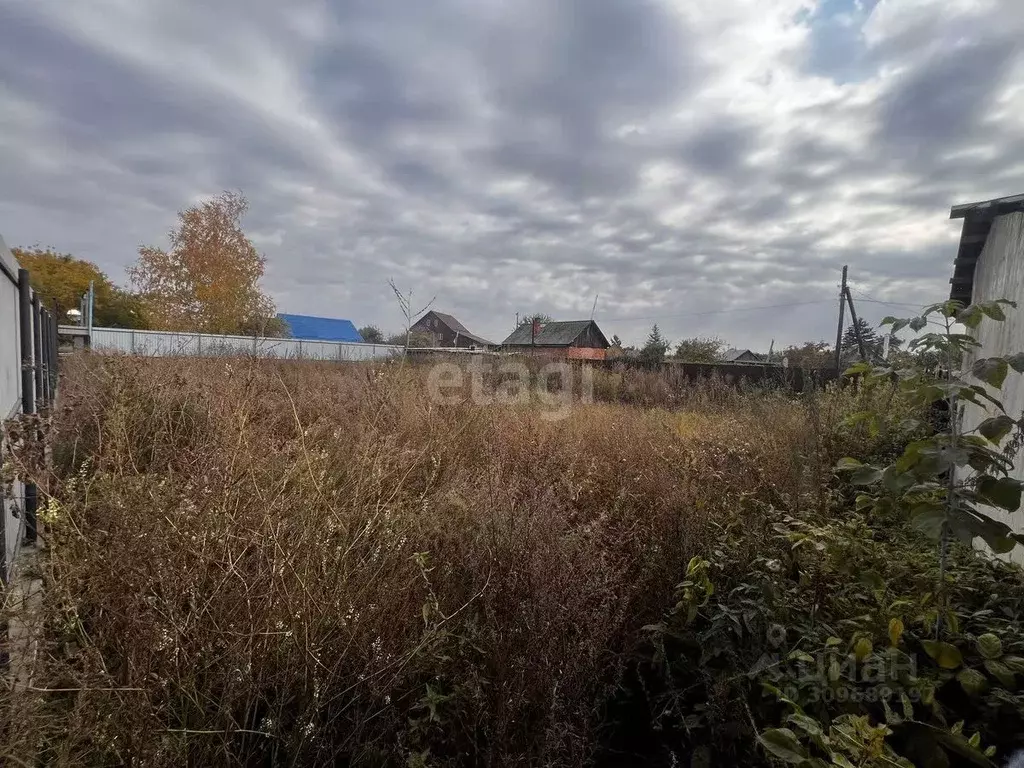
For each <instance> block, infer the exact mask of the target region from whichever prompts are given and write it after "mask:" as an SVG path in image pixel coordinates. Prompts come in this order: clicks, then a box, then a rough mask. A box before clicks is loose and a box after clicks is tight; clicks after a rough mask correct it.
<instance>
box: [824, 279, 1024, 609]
mask: <svg viewBox="0 0 1024 768" xmlns="http://www.w3.org/2000/svg"><path fill="white" fill-rule="evenodd" d="M1004 305H1010V306H1016V305H1014V304H1013V303H1012V302H1009V301H1007V300H1005V299H1000V300H998V301H992V302H985V303H982V304H974V305H971V306H969V307H963V306H962V305H961V304H959V303H958V302H954V301H947V302H943V303H940V304H935V305H932V306H930V307H928V308H927V309H926V310H925V311H924V313H923V314H922V315H920V316H918V317H914V318H909V319H897V318H893V317H887V318H886V319H885V320H884V321H883V324H885V325H891V326H892V330H893V332H896V331H899V330H901V329H903V328H906V327H909V328H910V329H911V330H914V331H921V330H922V329H924V328H926V327H927V326H928V325H929V324H930V323H933V322H935V321H934V320H932V319H931V318H933V317H935V318H939V321H938V324H939V325H940V326H941V330H940V331H935V332H927V333H923V334H921V335H919V336H918V337H917V338H915V339H913V340H912V341H911V342H910V344H909V348H910V349H911V350H912V351H914V352H921V353H935V354H937V355H939V356H940V357H941V358H942V359H944V360H945V361H946V365H945V366H944V368H942V369H941V370H938V371H935V370H929V369H927V368H924V367H922V366H913V365H912V366H899V365H874V366H873V365H871V364H868V363H859V364H857V365H855V366H853V367H851V368H850V369H849V371H848V373H850V374H856V375H860V376H862V377H863V378H864V379H865V380H867V381H869V382H871V381H875V382H878V381H887V382H890V383H891V385H892V386H893V387H894V388H899V389H900V390H902V391H903V393H904V394H906V395H907V396H909V397H910V398H911V400H912V401H914V402H916V403H917V404H919V405H920V406H923V407H930V408H934V407H935V406H936V405H941V406H944V408H945V411H946V413H947V414H948V418H947V419H946V421H947V423H946V424H945V425H944V427H943V428H942V429H939V430H937V431H935V433H934V434H932V435H930V436H927V437H924V438H922V439H919V440H914V441H912V442H911V443H910V444H909V445H907V447H906V449H905V450H904V452H903V454H902V455H901V456H900V457H899V458H897V459H896V460H895V461H893V462H892V463H890V464H888V465H886V466H876V465H872V464H864V463H862V462H860V461H858V460H857V459H854V458H845V459H843V460H842V461H840V463H839V465H838V468H839V469H841V470H845V471H849V472H850V482H851V483H852V484H853V485H856V486H862V487H864V489H865V492H864V493H862V494H861V495H860V496H859V497H858V499H857V505H858V507H859V508H867V507H870V508H873V509H874V510H876V511H878V512H886V511H891V510H893V509H896V510H898V511H899V512H901V513H904V514H906V515H908V516H909V519H910V521H911V524H912V525H913V526H914V527H916V528H917V529H919V530H921V531H923V532H925V533H926V534H928V535H930V536H931V537H933V538H934V539H936V540H937V541H940V542H941V546H942V549H943V551H945V548H946V545H947V543H948V539H949V537H950V536H953V537H956V538H958V539H960V540H961V541H963V542H965V543H971V542H973V540H974V539H975V538H979V537H980V538H982V539H983V540H984V541H985V543H986V544H988V546H989V547H990V548H991V549H992V550H993V551H994V552H996V553H1005V552H1009V551H1010V550H1011V549H1013V547H1014V546H1016V545H1017V544H1019V543H1022V542H1024V536H1021V535H1020V534H1018V533H1015V532H1014V531H1013V529H1012V528H1011V527H1010V526H1009V525H1007V524H1006V523H1004V522H1001V521H999V520H996V519H994V518H993V517H992V516H991V515H989V514H987V513H986V512H985V511H984V507H986V506H989V507H996V508H999V509H1003V510H1006V511H1007V512H1015V511H1017V509H1019V507H1020V503H1021V490H1022V487H1024V483H1022V482H1021V481H1020V480H1017V479H1016V478H1014V477H1011V476H1010V474H1009V473H1010V471H1011V470H1012V469H1013V456H1012V452H1011V451H1006V450H1004V449H1002V448H1001V445H1002V444H1003V442H1004V441H1005V440H1006V439H1007V437H1009V436H1010V435H1011V433H1013V432H1014V431H1016V432H1018V433H1019V432H1020V430H1021V427H1022V425H1024V420H1022V419H1021V418H1020V417H1019V416H1015V415H1011V414H1009V413H1007V411H1006V408H1005V407H1004V405H1003V403H1002V402H1001V401H1000V400H999V398H998V397H997V395H998V394H999V390H1000V389H1001V388H1002V386H1003V383H1004V381H1005V380H1006V377H1007V375H1008V373H1009V371H1010V370H1011V369H1012V370H1014V371H1016V372H1018V373H1021V372H1024V353H1022V354H1014V355H1010V356H1007V357H985V358H976V359H974V362H973V364H972V365H971V366H970V368H969V370H957V369H956V368H955V364H956V363H957V361H960V360H963V359H965V358H967V357H970V356H971V353H973V352H974V351H975V350H976V349H977V348H979V347H980V343H979V342H978V341H977V340H976V339H975V338H974V337H973V336H972V335H970V334H967V333H959V332H955V331H954V327H955V325H956V324H958V323H959V324H963V325H965V326H967V328H969V329H975V328H977V327H978V325H979V324H980V323H981V322H982V320H983V319H991V320H996V321H1001V320H1004V319H1005V314H1004V313H1003V310H1002V307H1003V306H1004ZM965 403H970V404H973V405H974V406H976V407H978V408H982V409H984V410H985V411H986V412H987V413H989V414H991V415H989V416H988V418H985V419H984V420H983V421H981V422H980V423H979V424H978V426H977V427H976V428H975V429H973V430H971V431H970V432H962V431H961V412H960V408H961V406H962V405H963V404H965ZM871 417H872V415H871V414H866V413H865V414H860V415H858V418H862V419H869V418H871ZM1011 442H1013V441H1011ZM1008 454H1009V455H1008ZM939 590H940V592H941V590H942V584H941V583H940V585H939Z"/></svg>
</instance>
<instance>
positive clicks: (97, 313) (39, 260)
mask: <svg viewBox="0 0 1024 768" xmlns="http://www.w3.org/2000/svg"><path fill="white" fill-rule="evenodd" d="M11 253H13V254H14V257H15V258H16V259H17V260H18V264H19V265H20V266H21V267H22V268H23V269H27V270H28V273H29V277H30V279H31V282H32V288H33V289H34V290H35V292H36V293H37V294H39V298H40V300H41V301H42V302H43V304H45V305H46V306H47V307H48V308H51V309H52V307H53V304H54V302H56V303H57V307H58V309H59V311H60V317H59V318H58V319H59V320H60V322H64V321H65V318H64V313H65V312H67V311H68V310H69V309H78V307H79V304H80V303H81V300H82V296H83V295H84V294H85V293H86V292H87V291H88V290H89V283H92V285H93V324H94V325H98V326H101V327H107V328H145V327H146V318H145V312H144V308H143V304H142V302H141V301H140V300H139V297H138V296H135V295H134V294H132V293H129V292H128V291H126V290H124V289H123V288H119V287H117V286H116V285H114V283H113V282H111V280H110V278H108V277H107V276H106V275H105V274H104V273H103V272H102V271H101V270H100V268H99V267H97V266H96V265H95V264H93V263H92V262H91V261H86V260H85V259H78V258H75V257H74V256H72V255H71V254H70V253H61V252H59V251H56V250H54V249H53V248H40V247H39V246H33V247H31V248H12V249H11Z"/></svg>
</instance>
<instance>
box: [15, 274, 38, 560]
mask: <svg viewBox="0 0 1024 768" xmlns="http://www.w3.org/2000/svg"><path fill="white" fill-rule="evenodd" d="M18 309H19V310H20V311H19V313H18V314H19V319H20V325H21V331H20V335H21V411H22V413H24V414H25V415H26V416H27V415H30V414H33V413H35V412H36V398H35V389H36V387H35V375H34V373H33V367H34V361H33V358H32V348H33V346H34V341H33V340H34V339H35V331H34V330H33V325H34V323H33V322H32V321H33V319H34V318H33V317H32V285H31V283H30V282H29V276H28V270H27V269H19V270H18ZM37 498H38V497H37V495H36V486H35V484H33V483H25V543H26V544H33V543H35V540H36V506H37Z"/></svg>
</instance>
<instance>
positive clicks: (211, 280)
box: [128, 192, 283, 336]
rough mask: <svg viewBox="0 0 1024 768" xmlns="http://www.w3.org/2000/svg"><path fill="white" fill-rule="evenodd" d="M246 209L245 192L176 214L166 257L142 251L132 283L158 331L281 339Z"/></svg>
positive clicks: (158, 252)
mask: <svg viewBox="0 0 1024 768" xmlns="http://www.w3.org/2000/svg"><path fill="white" fill-rule="evenodd" d="M248 208H249V203H248V201H247V200H246V199H245V196H244V195H242V194H241V193H240V192H224V193H223V194H221V195H218V196H217V197H215V198H213V199H212V200H207V201H205V202H202V203H199V204H198V205H193V206H191V207H189V208H186V209H185V210H183V211H180V212H179V213H178V225H177V227H176V228H174V229H172V230H171V232H170V234H169V238H170V248H169V249H168V250H164V249H162V248H156V247H153V246H142V247H141V248H139V259H138V261H137V262H136V264H135V266H133V267H130V268H129V270H128V275H129V277H130V278H131V281H132V284H133V285H134V286H136V288H137V289H138V290H139V293H140V294H141V295H142V296H143V298H144V299H145V302H146V309H147V314H148V317H149V319H150V323H151V324H152V326H153V327H154V328H157V329H160V330H168V331H199V332H202V333H224V334H228V333H230V334H246V335H268V336H269V335H275V336H276V335H281V332H282V326H283V324H282V323H281V322H280V321H279V320H277V318H276V317H275V316H274V303H273V301H271V299H270V297H269V296H267V295H266V294H265V293H263V291H262V290H261V289H260V285H259V282H260V279H261V278H262V277H263V272H264V268H265V265H266V259H265V258H264V257H263V255H262V254H260V252H259V251H257V250H256V247H255V246H254V245H253V244H252V242H251V241H250V240H249V238H248V237H246V236H245V233H244V232H243V231H242V217H243V216H244V215H245V212H246V210H248Z"/></svg>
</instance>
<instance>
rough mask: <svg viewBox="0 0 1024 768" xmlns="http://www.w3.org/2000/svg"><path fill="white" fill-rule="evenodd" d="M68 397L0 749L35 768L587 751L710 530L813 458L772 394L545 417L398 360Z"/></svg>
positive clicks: (562, 760)
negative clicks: (39, 586)
mask: <svg viewBox="0 0 1024 768" xmlns="http://www.w3.org/2000/svg"><path fill="white" fill-rule="evenodd" d="M652 386H653V385H652ZM641 402H642V401H641ZM62 403H63V406H62V409H61V410H60V412H59V413H57V414H56V415H55V419H54V424H53V433H52V438H51V442H52V447H53V457H54V463H53V471H52V473H51V474H50V475H49V476H47V477H40V478H37V479H38V480H39V481H40V484H41V486H42V487H43V489H44V491H45V492H46V494H47V498H48V499H49V502H48V508H47V510H46V512H45V514H44V518H45V520H46V529H45V531H44V537H45V538H46V540H47V542H48V545H49V555H50V557H49V563H48V566H47V574H46V575H47V592H46V601H47V605H46V610H47V616H48V620H49V623H48V638H49V643H48V645H47V646H46V648H45V654H44V655H43V657H42V659H41V664H40V667H39V670H38V674H37V677H36V682H35V687H36V688H39V689H48V690H43V691H29V692H22V693H20V694H18V695H17V698H16V699H13V700H10V701H8V705H9V706H13V707H16V708H18V709H19V711H22V712H26V711H31V712H33V713H34V714H33V717H32V718H28V719H27V723H26V724H24V725H23V726H22V727H21V728H19V729H18V730H17V732H16V733H14V732H13V731H14V729H12V734H11V735H10V736H9V738H8V739H7V742H8V745H7V750H8V752H9V753H10V754H12V755H14V756H15V757H18V758H20V759H23V760H29V759H36V758H38V759H42V760H43V761H45V762H47V763H48V764H54V765H101V764H128V763H129V762H133V761H134V762H138V763H139V764H143V763H144V764H147V765H180V764H195V765H212V764H218V765H254V764H275V765H277V764H282V765H284V764H289V765H336V764H342V765H353V766H354V765H390V764H405V763H406V762H408V764H410V765H492V766H506V765H582V764H585V763H586V762H587V760H588V759H589V758H590V756H591V754H592V751H593V749H594V745H595V743H596V742H595V730H594V729H595V726H596V724H597V723H598V721H599V717H600V710H601V707H602V706H603V703H604V702H605V701H606V699H607V698H608V695H609V692H610V691H611V690H612V689H613V688H614V687H615V686H616V685H617V683H618V678H619V675H620V674H621V672H622V670H623V669H624V665H625V661H624V659H625V655H626V654H627V653H628V651H629V649H630V648H631V646H632V644H633V643H634V642H635V641H636V637H637V632H638V630H639V628H640V627H642V626H643V625H644V624H646V623H649V622H650V621H654V620H656V618H657V617H659V616H660V615H661V614H662V613H663V611H664V609H665V606H666V603H667V601H670V600H671V599H672V598H671V596H672V587H673V585H674V584H675V583H676V582H677V581H678V580H679V578H680V574H681V573H682V571H683V570H684V567H685V563H686V562H687V561H688V560H689V558H690V557H692V556H693V555H695V554H698V553H703V552H706V551H708V550H709V548H710V547H711V546H712V545H713V543H714V541H715V538H716V528H715V524H716V522H717V521H721V520H724V519H726V518H728V517H731V516H734V515H735V514H736V512H737V511H738V510H741V509H742V508H743V505H744V504H745V500H746V499H748V498H751V497H755V498H759V499H767V500H768V501H771V502H773V503H779V504H782V505H785V504H798V503H802V498H803V496H804V495H806V494H809V493H810V494H813V492H814V488H815V487H816V485H820V477H817V476H815V477H810V476H809V472H811V471H812V470H813V469H814V466H817V465H814V466H810V465H809V464H808V459H807V456H808V455H809V453H814V452H817V451H820V450H823V448H822V447H821V445H819V444H818V443H816V442H815V440H814V439H813V437H814V436H813V435H810V434H809V432H808V420H807V408H806V407H805V406H804V405H803V404H801V403H799V402H795V401H794V399H793V398H787V397H784V396H781V395H775V396H770V397H762V398H751V397H744V395H743V394H742V393H736V392H735V391H732V390H730V391H726V390H725V389H723V388H714V386H709V387H708V388H705V389H703V390H694V391H692V392H690V393H689V394H688V395H687V396H686V398H685V399H684V400H682V401H678V400H677V401H676V405H677V406H679V407H678V408H677V409H676V410H666V409H664V408H646V409H645V408H637V407H630V406H627V405H620V404H590V405H579V406H577V407H576V408H574V409H573V410H572V411H571V413H570V414H569V417H568V418H566V419H564V420H561V421H552V420H549V419H546V418H543V415H542V414H541V413H540V412H538V410H537V409H535V408H531V407H528V406H525V407H524V406H502V405H492V406H486V407H480V406H473V405H471V404H468V403H465V404H455V405H445V406H438V405H437V404H435V403H432V402H431V400H430V398H429V397H427V394H426V388H425V386H424V373H423V371H421V370H419V369H417V367H415V366H402V365H365V366H362V365H351V366H347V367H337V366H332V365H322V364H315V363H297V362H288V363H285V362H271V361H255V360H243V359H236V360H213V359H195V360H188V359H178V360H138V359H131V358H120V357H108V358H91V359H90V358H85V357H83V358H76V359H73V360H71V361H69V363H68V365H67V366H66V368H65V371H64V380H63V389H62Z"/></svg>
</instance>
